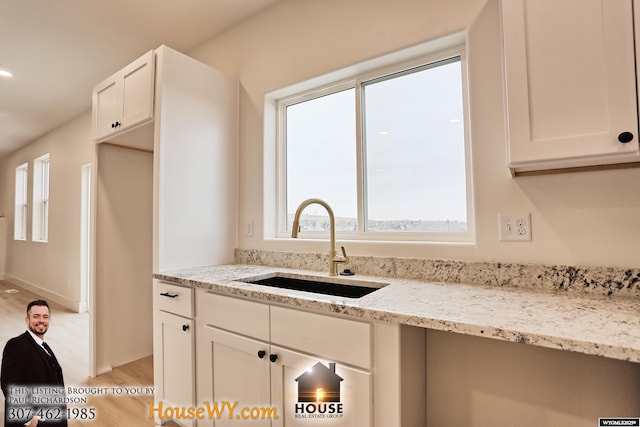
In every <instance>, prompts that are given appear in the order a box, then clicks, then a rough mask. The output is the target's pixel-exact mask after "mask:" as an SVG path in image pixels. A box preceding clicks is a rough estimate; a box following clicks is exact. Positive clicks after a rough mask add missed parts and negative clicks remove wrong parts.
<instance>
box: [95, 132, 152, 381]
mask: <svg viewBox="0 0 640 427" xmlns="http://www.w3.org/2000/svg"><path fill="white" fill-rule="evenodd" d="M97 157H98V161H97V163H98V165H97V172H98V173H97V177H96V180H97V182H96V184H97V185H96V187H97V189H96V217H97V219H96V237H95V240H96V253H95V283H96V286H95V288H96V289H95V292H96V295H95V306H96V308H95V325H96V326H95V328H96V329H95V341H96V343H95V344H96V347H95V352H96V354H95V360H96V371H97V372H98V373H102V372H107V371H109V370H110V369H111V368H112V367H115V366H120V365H122V364H124V363H128V362H131V361H133V360H137V359H140V358H142V357H145V356H148V355H150V354H151V353H152V351H153V350H152V349H153V345H152V340H153V338H152V337H153V334H152V280H151V277H152V269H151V265H152V252H151V245H152V217H153V210H152V209H153V153H151V152H145V151H140V150H134V149H129V148H122V147H117V146H111V145H108V144H100V145H99V146H98V150H97Z"/></svg>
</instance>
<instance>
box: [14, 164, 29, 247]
mask: <svg viewBox="0 0 640 427" xmlns="http://www.w3.org/2000/svg"><path fill="white" fill-rule="evenodd" d="M28 175H29V166H28V164H27V163H24V164H22V165H20V166H18V167H17V168H16V195H15V203H16V206H15V215H14V218H15V219H14V221H13V238H14V239H15V240H27V182H28Z"/></svg>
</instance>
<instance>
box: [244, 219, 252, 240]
mask: <svg viewBox="0 0 640 427" xmlns="http://www.w3.org/2000/svg"><path fill="white" fill-rule="evenodd" d="M244 237H253V220H252V219H250V220H249V221H247V223H246V224H245V225H244Z"/></svg>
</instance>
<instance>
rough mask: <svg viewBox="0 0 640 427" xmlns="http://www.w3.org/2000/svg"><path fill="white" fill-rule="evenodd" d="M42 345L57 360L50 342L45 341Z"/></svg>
mask: <svg viewBox="0 0 640 427" xmlns="http://www.w3.org/2000/svg"><path fill="white" fill-rule="evenodd" d="M42 346H43V347H44V349H45V350H47V353H49V357H51V358H52V359H54V360H55V358H56V357H55V356H54V355H53V350H51V347H49V344H47V343H46V342H44V341H43V342H42Z"/></svg>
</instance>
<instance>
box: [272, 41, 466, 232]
mask: <svg viewBox="0 0 640 427" xmlns="http://www.w3.org/2000/svg"><path fill="white" fill-rule="evenodd" d="M412 53H415V49H414V50H412ZM396 56H397V55H396ZM387 62H391V61H387ZM362 68H366V67H362V66H359V67H355V69H358V70H361V69H362ZM299 86H300V85H298V87H299ZM466 87H467V84H466V60H465V52H464V47H460V46H456V47H454V48H448V49H440V50H438V51H435V52H430V53H429V54H426V55H423V56H419V57H417V58H412V59H410V60H402V61H396V62H393V63H387V64H385V65H384V66H380V67H377V68H374V69H370V70H367V71H365V72H357V73H355V74H353V75H351V76H349V77H348V78H343V79H340V80H334V81H329V82H326V83H325V84H323V85H320V86H315V87H313V88H310V89H307V90H302V91H297V92H295V93H291V94H287V95H286V96H281V97H275V96H274V98H275V99H274V105H275V111H274V116H275V117H274V119H275V122H276V126H275V130H276V138H275V139H276V149H277V150H276V152H277V155H276V164H277V165H278V167H277V168H276V175H277V179H276V181H277V191H276V192H275V194H276V198H277V200H278V202H277V210H276V222H277V226H276V229H277V232H276V236H277V237H288V236H290V234H291V226H292V222H293V215H294V213H295V210H296V208H297V206H298V205H299V204H300V202H302V201H303V200H305V199H307V198H311V197H317V198H320V199H323V200H325V201H326V202H327V203H328V204H329V205H331V207H332V208H333V211H334V214H335V217H336V232H337V234H338V236H340V238H342V239H353V240H395V241H405V240H407V241H408V240H414V241H463V242H464V241H472V240H473V232H474V230H473V214H472V194H471V173H470V162H469V158H470V157H469V153H470V145H469V133H468V114H467V95H466V94H467V89H466ZM276 96H277V95H276ZM267 115H268V112H266V116H267ZM300 226H301V234H300V236H301V237H326V234H327V230H328V228H329V218H328V216H327V214H326V211H325V210H324V209H323V208H322V207H321V206H319V205H313V204H312V205H310V206H309V207H307V208H306V209H305V210H304V212H303V214H302V217H301V221H300Z"/></svg>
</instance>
